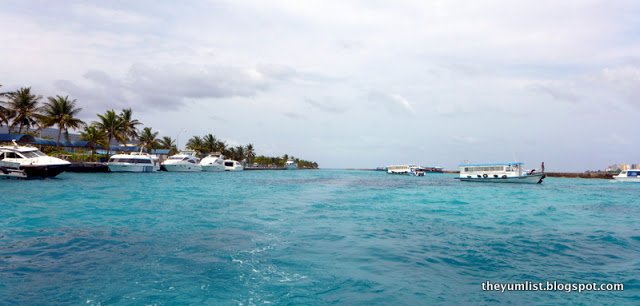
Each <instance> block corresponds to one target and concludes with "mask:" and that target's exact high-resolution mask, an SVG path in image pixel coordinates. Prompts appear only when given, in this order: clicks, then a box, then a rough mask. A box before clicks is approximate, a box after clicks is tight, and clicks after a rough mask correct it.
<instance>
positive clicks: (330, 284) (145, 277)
mask: <svg viewBox="0 0 640 306" xmlns="http://www.w3.org/2000/svg"><path fill="white" fill-rule="evenodd" d="M452 178H453V176H451V175H446V174H441V175H438V174H433V175H428V176H426V177H405V176H390V175H387V174H385V173H381V172H367V171H338V170H335V171H333V170H320V171H302V170H301V171H245V172H239V173H150V174H117V173H106V174H74V173H63V174H62V175H60V176H59V178H57V179H50V180H33V181H18V180H0V195H1V196H0V304H7V305H17V304H20V305H33V304H85V305H106V304H131V305H142V304H159V305H168V304H216V305H264V304H289V305H294V304H296V305H299V304H304V305H322V304H367V305H369V304H386V305H395V304H423V305H424V304H494V303H504V304H514V305H520V304H523V303H526V304H532V303H533V304H558V303H560V304H564V303H571V304H574V303H583V304H616V305H620V304H635V305H637V304H640V222H639V217H640V201H638V199H639V196H640V184H621V183H612V182H608V181H605V180H585V179H554V178H550V179H547V180H546V181H545V183H544V184H542V185H509V184H505V185H499V184H496V185H494V184H478V183H463V182H458V181H456V180H453V179H452ZM485 281H492V282H520V281H534V282H538V281H559V282H582V283H584V282H611V283H618V282H621V283H624V285H625V290H624V291H623V292H583V293H577V292H572V293H566V292H506V293H500V292H483V291H482V290H481V283H482V282H485Z"/></svg>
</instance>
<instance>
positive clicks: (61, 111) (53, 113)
mask: <svg viewBox="0 0 640 306" xmlns="http://www.w3.org/2000/svg"><path fill="white" fill-rule="evenodd" d="M48 99H49V102H47V103H45V104H44V106H43V108H42V115H43V117H42V123H43V127H50V126H54V125H57V126H58V138H57V143H56V146H59V145H60V136H61V135H62V131H64V136H65V139H66V140H67V141H69V128H72V129H77V128H80V127H81V126H83V125H85V123H84V122H83V121H82V120H80V119H78V118H76V115H77V114H78V113H79V112H80V111H82V108H76V100H75V99H74V100H69V97H68V96H66V97H62V96H56V97H55V98H54V97H49V98H48Z"/></svg>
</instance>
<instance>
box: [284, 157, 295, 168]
mask: <svg viewBox="0 0 640 306" xmlns="http://www.w3.org/2000/svg"><path fill="white" fill-rule="evenodd" d="M284 167H285V168H287V170H296V169H298V163H296V161H295V160H293V159H289V160H287V162H286V163H285V164H284Z"/></svg>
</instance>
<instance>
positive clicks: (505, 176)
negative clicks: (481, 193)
mask: <svg viewBox="0 0 640 306" xmlns="http://www.w3.org/2000/svg"><path fill="white" fill-rule="evenodd" d="M545 177H546V175H545V174H544V173H540V172H535V170H531V171H529V172H527V171H525V170H524V164H523V163H519V162H514V163H490V164H462V165H460V177H457V178H456V179H459V180H461V181H464V182H483V183H523V184H540V183H542V180H544V178H545Z"/></svg>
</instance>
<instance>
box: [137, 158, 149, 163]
mask: <svg viewBox="0 0 640 306" xmlns="http://www.w3.org/2000/svg"><path fill="white" fill-rule="evenodd" d="M135 163H136V164H151V160H149V159H136V160H135Z"/></svg>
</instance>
